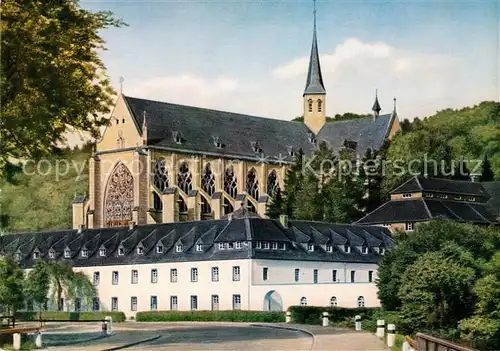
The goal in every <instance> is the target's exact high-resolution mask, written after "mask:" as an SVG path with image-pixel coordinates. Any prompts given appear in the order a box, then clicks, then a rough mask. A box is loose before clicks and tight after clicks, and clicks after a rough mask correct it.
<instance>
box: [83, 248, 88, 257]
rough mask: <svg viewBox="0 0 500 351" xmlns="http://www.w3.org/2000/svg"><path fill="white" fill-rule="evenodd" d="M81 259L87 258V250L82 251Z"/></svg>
mask: <svg viewBox="0 0 500 351" xmlns="http://www.w3.org/2000/svg"><path fill="white" fill-rule="evenodd" d="M82 257H89V250H87V249H83V250H82Z"/></svg>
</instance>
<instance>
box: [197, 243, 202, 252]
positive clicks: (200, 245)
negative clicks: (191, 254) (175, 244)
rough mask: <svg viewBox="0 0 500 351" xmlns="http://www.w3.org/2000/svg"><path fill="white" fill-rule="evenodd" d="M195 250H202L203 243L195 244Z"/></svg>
mask: <svg viewBox="0 0 500 351" xmlns="http://www.w3.org/2000/svg"><path fill="white" fill-rule="evenodd" d="M196 251H198V252H201V251H203V244H196Z"/></svg>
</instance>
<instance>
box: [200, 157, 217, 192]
mask: <svg viewBox="0 0 500 351" xmlns="http://www.w3.org/2000/svg"><path fill="white" fill-rule="evenodd" d="M201 188H202V189H203V190H204V191H205V192H206V193H207V194H208V195H210V196H212V194H213V193H214V192H215V178H214V175H213V173H212V167H211V166H210V163H207V165H206V166H205V170H204V171H203V176H202V178H201Z"/></svg>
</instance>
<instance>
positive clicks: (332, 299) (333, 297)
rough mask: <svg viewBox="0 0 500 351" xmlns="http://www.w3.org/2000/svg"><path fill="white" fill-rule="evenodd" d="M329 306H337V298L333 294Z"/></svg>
mask: <svg viewBox="0 0 500 351" xmlns="http://www.w3.org/2000/svg"><path fill="white" fill-rule="evenodd" d="M330 307H337V298H336V297H335V296H332V297H331V298H330Z"/></svg>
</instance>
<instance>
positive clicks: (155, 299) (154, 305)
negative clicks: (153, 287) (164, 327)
mask: <svg viewBox="0 0 500 351" xmlns="http://www.w3.org/2000/svg"><path fill="white" fill-rule="evenodd" d="M150 307H151V311H156V310H157V309H158V297H157V296H151V303H150Z"/></svg>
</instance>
